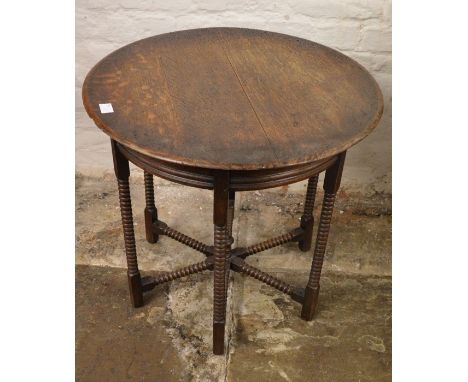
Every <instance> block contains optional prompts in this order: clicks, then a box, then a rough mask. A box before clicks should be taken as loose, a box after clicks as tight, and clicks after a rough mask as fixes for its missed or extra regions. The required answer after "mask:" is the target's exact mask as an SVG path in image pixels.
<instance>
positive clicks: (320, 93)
mask: <svg viewBox="0 0 468 382" xmlns="http://www.w3.org/2000/svg"><path fill="white" fill-rule="evenodd" d="M83 102H84V105H85V108H86V111H87V113H88V114H89V116H90V117H91V118H92V119H93V120H94V122H95V123H96V124H97V126H99V127H100V128H101V129H102V130H103V131H104V132H105V133H107V134H108V135H109V136H110V137H111V138H112V139H114V140H115V141H117V142H119V143H121V144H123V145H125V146H127V147H129V148H131V149H133V150H135V151H137V152H140V153H142V154H145V155H148V156H150V157H154V158H157V159H160V160H164V161H168V162H172V163H179V164H184V165H189V166H195V167H203V168H210V169H223V170H226V169H231V170H258V169H264V168H271V169H273V168H281V167H287V166H292V165H297V164H304V163H309V162H313V161H317V160H321V159H324V158H328V157H330V156H333V155H335V154H338V153H340V152H343V151H345V150H347V149H348V148H349V147H351V146H352V145H354V144H356V143H357V142H359V141H360V140H361V139H363V138H364V137H365V136H367V135H368V134H369V133H370V132H371V131H372V129H374V128H375V127H376V126H377V123H378V122H379V120H380V117H381V115H382V111H383V101H382V94H381V92H380V89H379V87H378V85H377V83H376V82H375V80H374V79H373V78H372V76H371V75H370V74H369V73H368V72H367V70H366V69H364V68H363V67H362V66H361V65H359V64H358V63H357V62H355V61H353V60H352V59H350V58H349V57H347V56H345V55H343V54H341V53H339V52H337V51H336V50H333V49H330V48H328V47H325V46H323V45H320V44H317V43H314V42H311V41H308V40H304V39H300V38H297V37H293V36H288V35H284V34H278V33H273V32H265V31H260V30H252V29H239V28H206V29H193V30H186V31H180V32H173V33H167V34H163V35H158V36H154V37H150V38H146V39H143V40H140V41H137V42H134V43H132V44H129V45H127V46H124V47H123V48H121V49H118V50H116V51H115V52H113V53H111V54H109V55H108V56H107V57H105V58H104V59H102V60H101V61H100V62H99V63H98V64H97V65H96V66H95V67H94V68H93V69H92V70H91V71H90V72H89V74H88V76H87V77H86V80H85V82H84V85H83ZM105 104H111V109H109V106H108V105H107V108H108V109H107V110H106V106H102V105H105ZM100 105H101V106H100ZM101 108H103V109H102V110H101ZM106 111H107V112H106Z"/></svg>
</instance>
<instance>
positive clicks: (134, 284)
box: [128, 273, 144, 308]
mask: <svg viewBox="0 0 468 382" xmlns="http://www.w3.org/2000/svg"><path fill="white" fill-rule="evenodd" d="M128 288H129V290H130V300H131V301H132V306H133V307H134V308H140V307H142V306H143V304H144V303H143V288H142V285H141V275H140V273H137V274H135V275H128Z"/></svg>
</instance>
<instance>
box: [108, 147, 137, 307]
mask: <svg viewBox="0 0 468 382" xmlns="http://www.w3.org/2000/svg"><path fill="white" fill-rule="evenodd" d="M111 145H112V155H113V158H114V170H115V176H116V177H117V184H118V188H119V200H120V214H121V216H122V226H123V232H124V241H125V254H126V257H127V275H128V285H129V289H130V298H131V300H132V305H133V306H134V307H135V308H138V307H140V306H143V291H142V288H141V276H140V271H139V270H138V261H137V254H136V244H135V233H134V231H133V214H132V200H131V198H130V185H129V183H128V178H129V177H130V167H129V165H128V160H127V158H125V157H124V156H123V155H122V153H121V152H120V151H119V148H118V146H117V143H116V142H115V141H113V140H111Z"/></svg>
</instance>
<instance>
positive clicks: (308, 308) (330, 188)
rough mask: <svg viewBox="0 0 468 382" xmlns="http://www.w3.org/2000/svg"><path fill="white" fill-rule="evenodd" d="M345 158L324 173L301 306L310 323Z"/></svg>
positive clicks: (315, 305) (315, 303) (303, 315)
mask: <svg viewBox="0 0 468 382" xmlns="http://www.w3.org/2000/svg"><path fill="white" fill-rule="evenodd" d="M345 156H346V152H344V153H341V154H339V155H338V159H337V161H336V162H335V163H334V164H333V165H332V166H331V167H330V168H328V169H327V171H326V173H325V181H324V184H323V189H324V190H325V195H324V197H323V204H322V211H321V214H320V222H319V226H318V232H317V240H316V242H315V250H314V258H313V260H312V268H311V270H310V275H309V281H308V283H307V286H306V288H305V294H304V303H303V305H302V312H301V317H302V318H303V319H304V320H306V321H310V320H311V319H312V317H313V316H314V313H315V308H316V307H317V302H318V295H319V290H320V274H321V272H322V264H323V257H324V255H325V249H326V247H327V240H328V232H329V231H330V223H331V217H332V213H333V206H334V204H335V197H336V192H337V191H338V188H339V187H340V181H341V174H342V172H343V165H344V160H345Z"/></svg>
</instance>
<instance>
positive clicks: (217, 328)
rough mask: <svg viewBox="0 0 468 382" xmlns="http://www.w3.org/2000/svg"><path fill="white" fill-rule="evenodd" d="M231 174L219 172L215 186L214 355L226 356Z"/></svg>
mask: <svg viewBox="0 0 468 382" xmlns="http://www.w3.org/2000/svg"><path fill="white" fill-rule="evenodd" d="M228 204H229V173H228V172H226V171H219V172H217V173H216V175H215V185H214V208H213V223H214V268H213V274H214V297H213V353H214V354H217V355H221V354H224V326H225V322H226V297H227V296H226V283H227V277H226V273H227V271H228V268H227V264H226V262H227V256H228V248H229V247H228V241H227V240H228V228H227V226H228V216H227V215H228Z"/></svg>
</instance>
